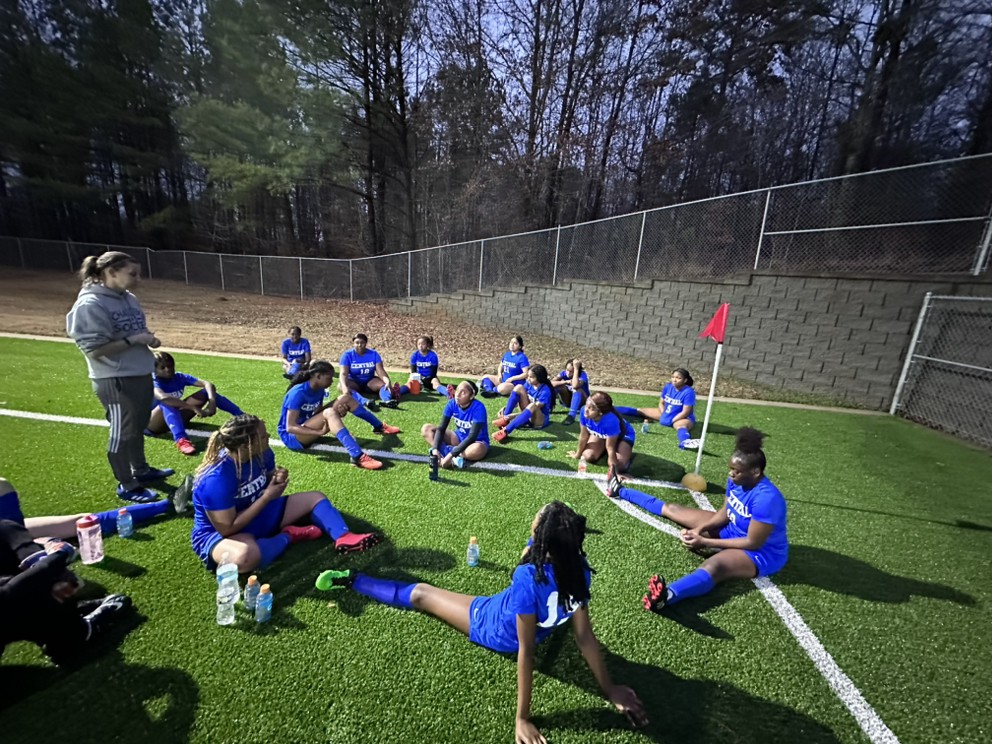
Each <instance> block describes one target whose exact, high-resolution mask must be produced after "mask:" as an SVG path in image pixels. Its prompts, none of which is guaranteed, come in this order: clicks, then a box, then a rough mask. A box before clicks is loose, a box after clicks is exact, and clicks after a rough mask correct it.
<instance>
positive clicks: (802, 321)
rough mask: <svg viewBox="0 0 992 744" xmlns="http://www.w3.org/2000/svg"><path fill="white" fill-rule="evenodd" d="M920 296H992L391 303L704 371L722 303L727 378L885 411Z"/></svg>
mask: <svg viewBox="0 0 992 744" xmlns="http://www.w3.org/2000/svg"><path fill="white" fill-rule="evenodd" d="M928 291H929V292H934V293H935V294H949V295H953V294H968V295H984V296H992V282H990V281H989V280H988V279H986V280H982V281H978V280H976V281H960V280H959V279H958V278H952V279H946V280H945V279H943V278H940V277H935V278H921V277H916V278H913V277H909V278H906V277H899V278H845V277H825V276H773V275H767V274H752V275H749V276H745V277H736V278H731V279H727V280H721V281H711V282H700V281H674V280H655V281H651V282H645V283H640V284H634V285H618V284H598V283H593V282H584V281H573V282H571V283H566V284H561V285H559V286H555V287H549V286H523V287H518V288H510V289H496V290H484V291H482V292H458V293H454V294H450V295H433V296H430V297H414V298H411V299H402V300H393V301H392V302H391V303H390V305H391V307H392V308H393V309H394V310H396V311H399V312H403V313H410V314H419V313H425V314H433V313H437V312H438V311H440V312H443V313H447V314H449V315H452V316H456V317H459V318H463V319H465V320H468V321H471V322H473V323H477V324H479V325H487V326H496V327H499V328H502V329H505V330H506V331H509V332H513V333H521V334H522V335H524V336H525V337H526V336H527V334H528V333H540V334H544V335H548V336H555V337H558V338H563V339H570V340H574V341H575V342H576V343H579V344H582V345H583V346H598V347H602V348H606V349H609V348H619V347H621V346H622V347H623V348H625V349H626V350H627V353H630V354H633V355H634V356H637V357H641V358H644V359H655V358H657V359H673V360H679V363H680V364H682V365H683V366H685V367H687V368H689V369H690V370H697V369H698V370H701V371H702V370H705V369H708V368H709V366H710V365H711V364H712V361H713V342H712V341H711V340H709V339H700V338H698V336H699V333H700V332H701V331H702V329H703V328H704V327H705V326H706V323H707V322H708V321H709V319H710V318H711V317H712V316H713V313H714V312H715V311H716V309H717V307H719V305H720V304H721V303H723V302H729V303H730V323H729V325H728V327H727V340H726V343H725V345H724V362H723V370H724V371H725V372H726V373H728V374H732V375H733V376H735V377H737V378H738V379H741V380H749V381H754V382H758V383H761V384H764V385H769V386H771V387H780V388H785V389H789V390H795V391H798V392H805V393H816V394H819V395H824V396H828V397H831V398H834V399H835V400H838V401H844V402H848V403H854V404H857V405H859V406H863V407H867V408H872V409H879V410H884V409H887V408H888V406H889V404H890V402H891V400H892V396H893V395H894V393H895V388H896V384H897V381H898V379H899V372H900V370H901V368H902V361H903V358H904V355H905V353H906V350H907V348H908V346H909V342H910V339H911V336H912V332H913V326H914V324H915V322H916V317H917V315H918V313H919V310H920V305H921V303H922V300H923V296H924V294H925V293H926V292H928Z"/></svg>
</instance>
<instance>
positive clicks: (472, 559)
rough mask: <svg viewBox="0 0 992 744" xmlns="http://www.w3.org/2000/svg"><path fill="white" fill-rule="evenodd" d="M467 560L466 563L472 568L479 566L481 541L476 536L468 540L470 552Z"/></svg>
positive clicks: (467, 554)
mask: <svg viewBox="0 0 992 744" xmlns="http://www.w3.org/2000/svg"><path fill="white" fill-rule="evenodd" d="M465 558H466V561H465V562H466V563H467V564H468V565H469V566H471V567H472V568H475V567H476V566H478V565H479V540H478V538H477V537H476V536H475V535H472V537H470V538H469V539H468V552H467V553H466V555H465Z"/></svg>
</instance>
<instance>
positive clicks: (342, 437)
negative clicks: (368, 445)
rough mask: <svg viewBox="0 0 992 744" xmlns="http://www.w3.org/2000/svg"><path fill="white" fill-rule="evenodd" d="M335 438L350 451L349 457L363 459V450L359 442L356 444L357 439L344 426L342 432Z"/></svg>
mask: <svg viewBox="0 0 992 744" xmlns="http://www.w3.org/2000/svg"><path fill="white" fill-rule="evenodd" d="M334 436H335V437H336V438H337V440H338V441H339V442H341V446H342V447H344V448H345V449H346V450H348V454H349V455H351V456H352V457H361V454H362V448H361V447H359V446H358V442H356V441H355V438H354V437H353V436H351V432H350V431H348V430H347V429H345V428H344V427H343V426H342V427H341V431H339V432H338V433H337V434H335V435H334Z"/></svg>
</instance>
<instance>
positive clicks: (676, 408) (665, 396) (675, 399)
mask: <svg viewBox="0 0 992 744" xmlns="http://www.w3.org/2000/svg"><path fill="white" fill-rule="evenodd" d="M661 400H662V401H663V402H664V406H663V407H662V410H661V423H662V424H663V425H664V426H671V425H672V421H673V419H674V418H675V417H676V416H678V415H679V414H680V413H682V407H683V406H692V407H693V410H692V413H690V414H689V416H688V420H689V421H690V422H691V423H693V424H694V423H696V409H695V406H696V391H695V390H693V389H692V388H691V387H689V386H688V385H685V386H684V387H683V388H682V389H681V390H678V389H677V388H676V387H675V386H674V385H673V384H672V383H670V382H669V383H666V384H665V387H664V388H662V391H661Z"/></svg>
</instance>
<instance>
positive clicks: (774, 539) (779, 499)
mask: <svg viewBox="0 0 992 744" xmlns="http://www.w3.org/2000/svg"><path fill="white" fill-rule="evenodd" d="M727 517H728V518H729V519H730V523H729V524H728V525H727V526H726V527H724V528H723V529H722V530H720V537H721V538H724V539H733V538H736V537H747V531H748V528H749V527H750V526H751V520H752V519H756V520H758V521H759V522H763V523H765V524H770V525H772V532H771V534H770V535H769V536H768V539H767V540H766V541H765V544H764V545H762V546H761V548H760V550H759V551H758V552H759V553H762V554H765V555H767V556H768V557H769V560H770V562H771V563H774V564H779V565H780V564H784V563H785V559H786V558H787V557H788V555H789V537H788V534H787V532H786V526H785V522H786V507H785V497H784V496H783V495H782V492H781V491H779V490H778V488H776V487H775V484H774V483H772V482H771V481H770V480H768V478H766V477H762V478H761V480H760V481H758V482H757V484H755V486H754V488H752V489H751V490H749V491H745V490H744V487H743V486H737V485H734V482H733V481H732V480H730V479H729V478H728V479H727Z"/></svg>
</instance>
